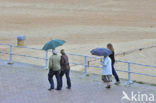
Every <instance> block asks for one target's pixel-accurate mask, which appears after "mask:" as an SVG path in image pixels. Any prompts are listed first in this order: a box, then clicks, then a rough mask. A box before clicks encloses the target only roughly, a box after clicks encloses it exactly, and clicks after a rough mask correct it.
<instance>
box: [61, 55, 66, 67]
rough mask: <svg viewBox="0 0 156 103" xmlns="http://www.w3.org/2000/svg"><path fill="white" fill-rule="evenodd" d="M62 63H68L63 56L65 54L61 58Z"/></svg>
mask: <svg viewBox="0 0 156 103" xmlns="http://www.w3.org/2000/svg"><path fill="white" fill-rule="evenodd" d="M61 64H62V65H66V60H65V57H63V56H62V58H61Z"/></svg>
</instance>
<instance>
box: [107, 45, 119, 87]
mask: <svg viewBox="0 0 156 103" xmlns="http://www.w3.org/2000/svg"><path fill="white" fill-rule="evenodd" d="M107 48H108V49H110V50H111V51H112V54H111V55H110V56H109V57H110V58H111V60H112V73H113V75H114V77H115V80H116V83H115V84H116V85H118V84H120V79H119V77H118V74H117V73H116V70H115V68H114V64H115V57H114V54H115V53H114V48H113V45H112V44H111V43H109V44H107Z"/></svg>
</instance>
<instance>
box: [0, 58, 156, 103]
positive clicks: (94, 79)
mask: <svg viewBox="0 0 156 103" xmlns="http://www.w3.org/2000/svg"><path fill="white" fill-rule="evenodd" d="M73 68H74V67H73ZM47 74H48V70H44V69H43V67H41V66H37V65H31V64H24V63H14V64H13V65H8V64H7V61H5V60H0V103H156V100H155V99H156V97H155V96H156V86H152V85H150V84H138V83H134V84H132V85H126V81H125V80H121V84H120V85H112V88H111V89H106V88H105V86H106V84H105V83H103V82H102V80H101V76H100V75H95V74H90V75H89V76H84V75H83V73H82V72H77V71H71V81H72V88H71V89H70V90H69V89H66V78H65V77H64V83H63V84H64V85H63V89H62V90H61V91H57V90H52V91H48V88H49V86H50V85H49V82H48V79H47ZM54 82H55V88H56V81H54ZM125 93H126V94H127V96H128V97H129V98H130V100H126V99H123V100H122V99H121V98H122V97H123V95H124V94H125ZM143 94H144V95H146V96H145V97H143V98H141V97H142V95H143ZM152 96H153V97H154V98H152ZM152 100H153V101H152Z"/></svg>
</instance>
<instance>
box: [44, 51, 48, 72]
mask: <svg viewBox="0 0 156 103" xmlns="http://www.w3.org/2000/svg"><path fill="white" fill-rule="evenodd" d="M44 69H48V50H47V51H46V52H45V67H44Z"/></svg>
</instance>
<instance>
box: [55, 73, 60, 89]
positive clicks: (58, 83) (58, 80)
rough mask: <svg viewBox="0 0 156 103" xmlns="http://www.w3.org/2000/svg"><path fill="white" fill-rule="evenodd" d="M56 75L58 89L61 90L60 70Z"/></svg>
mask: <svg viewBox="0 0 156 103" xmlns="http://www.w3.org/2000/svg"><path fill="white" fill-rule="evenodd" d="M55 77H56V80H57V90H61V87H60V71H56V72H55Z"/></svg>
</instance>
